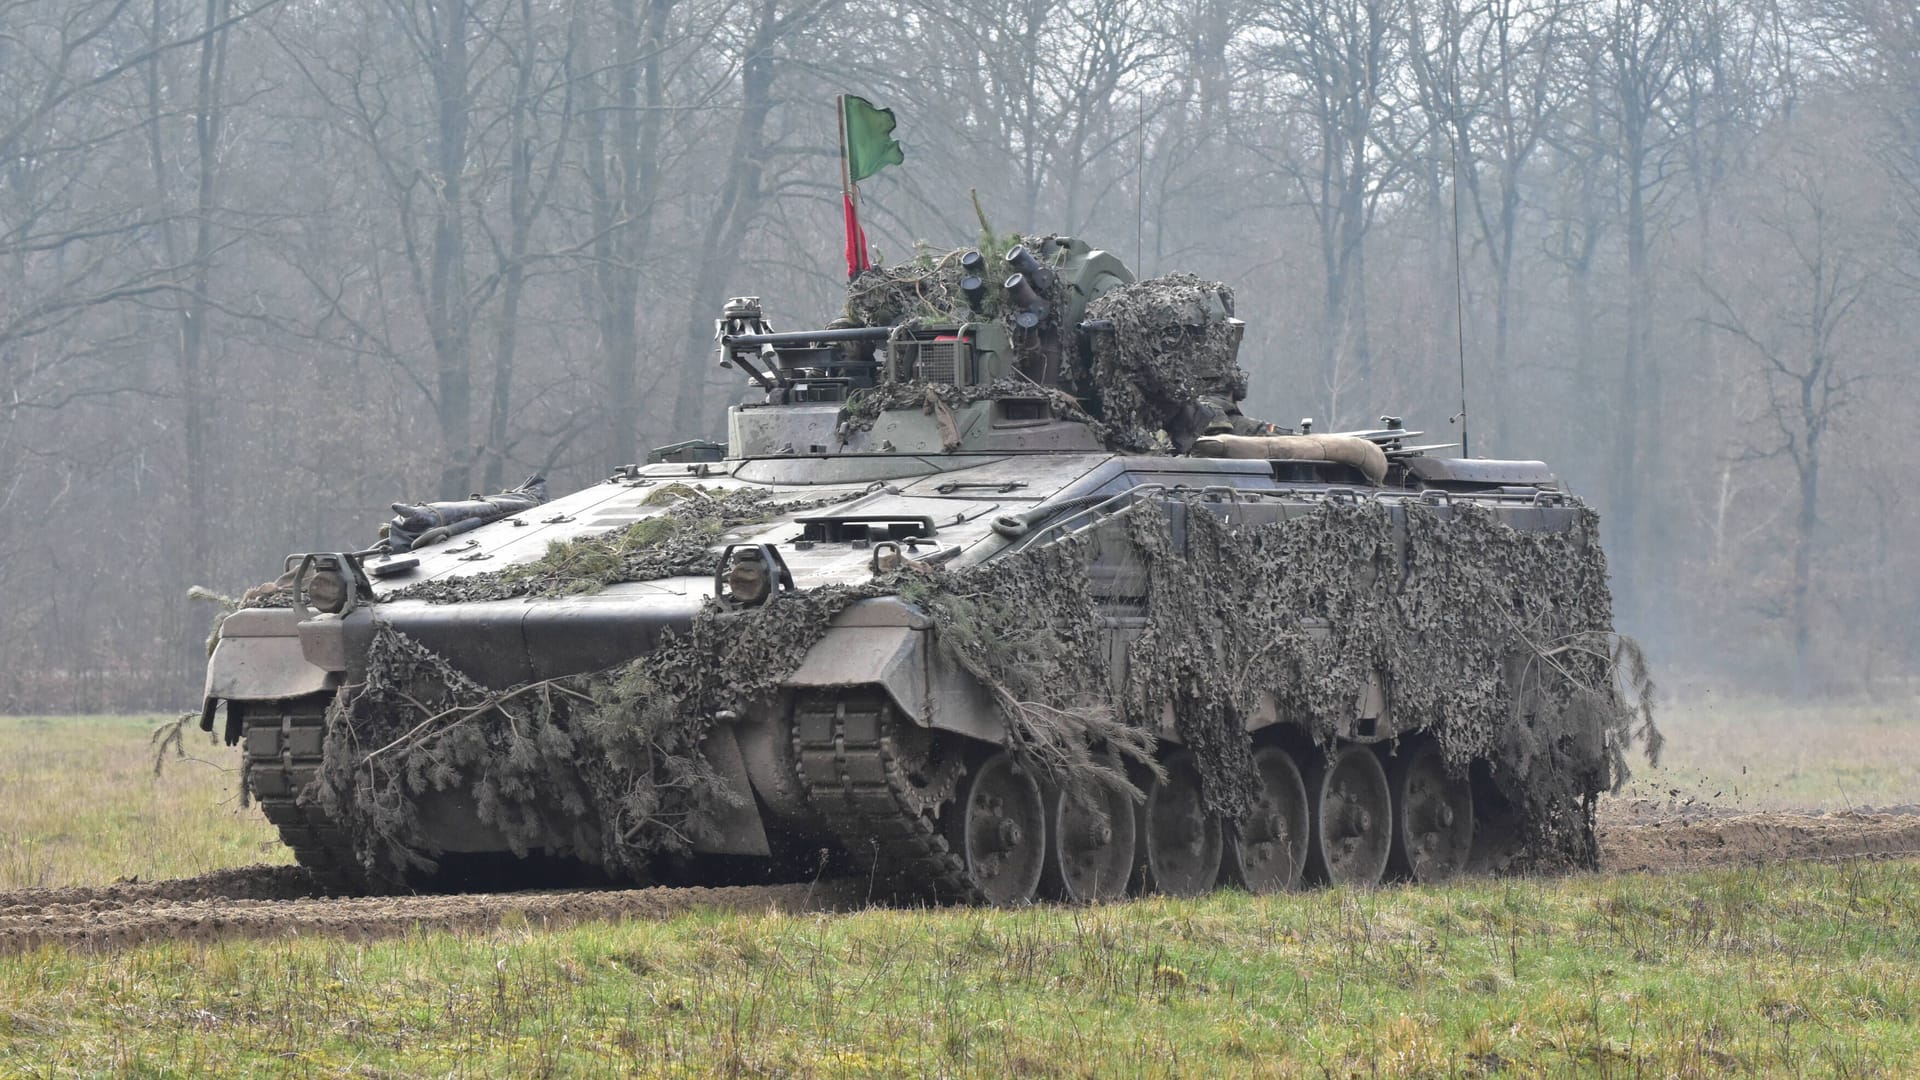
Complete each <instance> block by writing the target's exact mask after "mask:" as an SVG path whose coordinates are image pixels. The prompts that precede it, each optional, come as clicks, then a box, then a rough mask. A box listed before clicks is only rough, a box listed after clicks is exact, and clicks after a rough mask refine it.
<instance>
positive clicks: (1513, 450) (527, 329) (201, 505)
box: [0, 0, 1920, 711]
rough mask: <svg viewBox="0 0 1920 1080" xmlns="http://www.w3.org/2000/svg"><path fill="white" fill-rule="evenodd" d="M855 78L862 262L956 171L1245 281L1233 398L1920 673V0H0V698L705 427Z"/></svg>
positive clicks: (1138, 263) (783, 302)
mask: <svg viewBox="0 0 1920 1080" xmlns="http://www.w3.org/2000/svg"><path fill="white" fill-rule="evenodd" d="M840 93H858V94H862V95H864V96H866V97H868V98H870V99H871V100H873V101H874V102H875V103H877V104H879V105H882V106H886V107H890V108H892V109H893V110H894V111H895V112H896V114H897V115H898V117H899V119H900V127H899V129H898V131H897V132H896V134H897V135H898V136H899V138H900V139H901V141H902V143H903V145H904V147H905V153H906V160H905V163H904V164H903V165H901V166H898V167H894V168H890V169H887V170H886V171H885V172H883V173H881V174H880V175H878V176H876V177H874V178H872V179H871V180H869V181H867V182H866V183H865V184H864V185H863V187H862V197H863V205H864V208H865V213H866V229H867V233H868V236H869V238H870V240H871V241H872V243H873V245H874V247H875V248H876V250H877V254H878V255H879V257H880V258H881V259H882V260H884V261H887V262H899V261H902V260H905V259H909V258H912V257H913V255H914V253H915V250H916V247H917V246H918V245H922V244H924V245H929V246H931V247H933V248H935V249H940V250H944V249H947V248H951V247H955V246H963V245H966V244H968V243H969V242H971V241H972V239H973V238H974V237H976V236H977V235H978V234H979V232H980V219H979V217H978V216H977V215H976V209H975V207H976V199H977V204H978V207H979V211H980V213H983V214H984V215H985V217H986V218H987V219H988V220H989V221H990V223H991V225H992V227H993V228H994V230H996V231H997V232H998V233H1001V234H1004V233H1006V232H1008V231H1012V230H1020V231H1023V232H1028V233H1064V234H1071V235H1075V236H1079V237H1082V238H1085V239H1087V240H1089V241H1092V242H1093V243H1095V244H1096V245H1097V246H1103V247H1107V248H1109V249H1111V250H1114V251H1115V252H1117V253H1118V254H1120V255H1121V256H1122V257H1123V258H1125V259H1126V260H1127V261H1128V262H1130V263H1131V264H1132V265H1133V266H1134V268H1135V269H1136V270H1137V271H1138V272H1140V273H1142V274H1143V275H1149V274H1158V273H1166V272H1170V271H1174V270H1190V271H1194V272H1197V273H1200V274H1202V275H1205V276H1209V277H1216V278H1219V279H1221V280H1224V281H1226V282H1227V283H1229V284H1230V285H1231V286H1232V287H1233V289H1234V290H1235V293H1236V296H1237V305H1236V307H1237V314H1238V315H1239V316H1240V317H1241V318H1242V319H1244V320H1246V322H1247V323H1248V331H1247V337H1246V342H1245V346H1244V348H1243V350H1242V353H1241V362H1242V364H1243V365H1244V366H1245V367H1247V368H1248V370H1249V371H1250V372H1251V374H1252V376H1253V380H1252V385H1253V389H1252V392H1251V394H1250V396H1249V398H1248V401H1247V402H1246V410H1247V412H1249V413H1250V414H1253V415H1256V416H1260V417H1263V418H1266V419H1271V420H1275V421H1278V422H1281V423H1292V422H1294V421H1296V420H1298V419H1300V418H1302V417H1313V418H1314V426H1315V430H1318V431H1335V430H1341V429H1350V428H1357V427H1367V426H1373V425H1375V424H1376V423H1377V421H1378V419H1379V418H1380V417H1381V416H1383V415H1389V414H1390V415H1394V416H1402V417H1405V418H1406V420H1407V423H1408V426H1409V427H1412V428H1416V429H1419V430H1424V431H1426V432H1427V433H1428V435H1429V439H1427V440H1425V441H1434V442H1444V441H1458V440H1459V439H1460V438H1462V436H1463V434H1467V435H1470V438H1471V447H1470V449H1471V452H1472V453H1473V454H1474V455H1476V456H1486V457H1509V458H1540V459H1544V460H1546V461H1547V462H1549V463H1550V464H1551V465H1552V466H1553V467H1554V469H1555V470H1556V472H1558V474H1559V475H1560V476H1561V477H1562V478H1563V479H1564V480H1565V481H1566V482H1567V483H1568V484H1569V485H1570V486H1571V487H1572V488H1573V490H1575V491H1576V492H1578V493H1579V494H1581V495H1582V496H1584V497H1585V498H1587V499H1588V500H1589V501H1591V502H1592V503H1593V504H1594V505H1595V506H1596V507H1597V508H1598V509H1599V510H1600V512H1601V514H1602V515H1603V520H1604V522H1605V526H1604V530H1605V536H1606V541H1607V549H1608V554H1609V558H1610V560H1611V566H1612V572H1613V581H1614V593H1615V599H1616V610H1617V613H1618V618H1619V623H1620V626H1621V628H1622V629H1623V630H1625V631H1627V632H1630V633H1632V634H1634V635H1636V636H1637V637H1639V638H1640V639H1641V641H1642V642H1643V643H1644V644H1645V645H1646V646H1647V648H1648V650H1649V652H1650V653H1651V655H1652V657H1653V659H1654V660H1655V662H1656V664H1657V665H1658V667H1659V669H1660V672H1661V674H1662V677H1663V679H1664V681H1666V682H1668V683H1669V684H1704V685H1739V686H1742V687H1748V688H1757V689H1760V690H1763V691H1769V692H1780V693H1790V694H1814V693H1842V694H1853V693H1887V692H1895V691H1902V692H1908V693H1910V692H1911V691H1910V689H1906V690H1903V688H1905V687H1908V686H1909V684H1908V683H1907V681H1906V680H1910V679H1911V678H1912V677H1913V676H1914V675H1915V674H1916V673H1917V672H1920V646H1917V645H1916V641H1915V633H1914V628H1915V626H1916V625H1917V624H1920V589H1916V588H1915V587H1914V586H1913V584H1912V582H1913V581H1914V580H1915V577H1916V572H1917V571H1920V545H1916V544H1914V543H1912V542H1910V541H1908V540H1903V539H1902V538H1903V537H1910V536H1912V535H1915V532H1916V529H1920V499H1917V498H1916V497H1914V496H1913V495H1912V494H1911V493H1910V491H1909V488H1910V485H1908V484H1906V483H1905V482H1904V481H1903V480H1902V479H1901V476H1900V472H1899V470H1900V468H1901V467H1902V466H1901V465H1900V464H1899V462H1900V461H1901V460H1902V459H1901V457H1900V454H1899V453H1897V451H1899V447H1900V445H1901V441H1900V440H1901V439H1902V438H1903V436H1901V435H1900V432H1901V431H1903V430H1905V426H1906V424H1907V423H1908V422H1910V418H1911V416H1912V415H1913V414H1914V412H1915V406H1916V405H1917V404H1920V382H1916V380H1915V378H1914V373H1915V366H1916V365H1915V348H1916V346H1915V344H1914V343H1915V341H1916V340H1920V15H1916V13H1915V10H1914V8H1913V7H1912V5H1911V4H1910V3H1908V2H1906V0H1778V2H1774V0H1533V2H1530V3H1525V4H1522V3H1518V2H1513V0H1484V2H1481V3H1474V4H1463V3H1460V2H1458V0H1186V2H1176V3H1172V4H1162V3H1149V2H1146V0H1066V2H1054V0H1028V2H1025V3H1018V4H1016V3H1005V2H992V0H989V2H966V0H959V2H951V3H949V2H942V3H922V2H877V0H849V2H823V0H799V2H795V0H538V2H536V0H438V2H428V0H338V2H313V0H278V2H273V0H268V2H261V0H201V2H198V3H187V2H186V0H149V2H147V3H133V2H131V0H0V660H4V663H0V711H31V710H47V711H80V710H92V709H128V708H162V707H180V706H191V705H192V704H193V703H194V702H195V700H196V699H197V694H198V689H199V682H198V680H199V670H200V664H201V662H202V654H201V648H202V646H201V640H202V638H203V637H204V634H205V628H206V624H207V621H208V619H209V617H210V616H211V614H212V610H211V609H210V608H209V607H207V606H206V605H203V604H194V603H190V602H189V601H188V600H187V597H186V594H187V590H188V588H189V587H190V586H193V585H205V586H209V587H212V588H214V589H217V590H219V591H222V592H228V593H233V594H238V593H239V592H240V591H241V590H243V589H245V588H246V587H247V586H249V585H251V584H254V583H257V582H260V581H263V580H267V579H271V578H272V577H274V576H275V575H277V574H278V573H279V571H280V568H281V567H280V560H281V558H282V557H283V556H284V555H285V554H286V553H287V552H290V551H305V550H314V549H326V550H341V549H352V548H357V547H364V546H366V545H367V544H368V543H370V542H371V541H372V539H373V537H374V532H375V529H376V527H377V525H378V524H379V523H380V522H381V521H382V520H383V519H384V518H385V517H386V516H387V514H388V510H387V504H388V503H389V502H392V501H395V500H400V499H406V500H417V499H422V498H430V497H435V496H461V495H465V494H467V493H468V492H471V491H494V490H499V489H500V488H502V487H506V486H511V485H513V484H516V483H518V482H519V481H520V480H521V479H522V478H524V477H525V476H527V475H528V474H530V473H534V472H545V473H546V474H547V475H548V476H549V477H550V479H551V482H552V485H553V487H554V489H555V490H556V491H564V490H568V489H571V488H574V487H578V486H583V485H585V484H588V483H591V482H593V481H596V480H598V479H601V478H603V477H604V476H606V475H607V474H608V472H609V471H610V470H611V469H612V468H613V467H615V466H617V465H620V464H624V463H627V462H630V461H634V460H636V459H638V458H639V457H641V456H642V455H644V453H645V451H646V449H647V447H649V446H653V445H658V444H664V443H667V442H671V441H675V440H677V439H681V438H687V437H694V436H704V437H709V438H719V437H722V433H723V431H724V426H723V421H722V417H723V413H724V409H725V406H726V404H727V403H728V401H729V400H731V399H734V398H736V397H737V396H738V393H739V390H740V387H739V386H738V385H737V383H736V381H735V380H737V375H733V374H731V373H726V372H721V371H719V370H718V369H717V368H716V366H715V364H714V363H713V355H712V351H711V350H712V334H713V319H714V316H715V315H716V314H717V313H718V311H719V308H720V305H721V304H722V302H723V301H724V300H725V299H726V298H727V297H728V296H730V295H735V294H754V295H759V296H762V297H763V298H764V299H765V301H766V304H767V307H768V311H769V314H770V315H771V317H772V318H773V321H774V323H775V325H776V326H777V327H779V328H792V327H795V326H796V325H799V324H804V323H817V322H823V321H825V320H826V319H829V318H831V317H833V316H834V315H836V314H838V306H839V300H838V296H839V292H840V289H841V287H842V286H843V284H844V262H843V259H842V243H843V241H842V237H841V234H840V228H841V219H840V203H839V191H838V187H839V179H838V168H839V166H838V162H837V156H836V154H837V152H836V146H835V141H836V119H835V109H834V99H835V95H837V94H840ZM1463 372H1464V379H1463V378H1462V375H1463ZM1463 382H1464V389H1465V402H1466V404H1465V411H1464V414H1463V409H1462V389H1463V386H1462V384H1463Z"/></svg>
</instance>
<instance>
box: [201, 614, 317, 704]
mask: <svg viewBox="0 0 1920 1080" xmlns="http://www.w3.org/2000/svg"><path fill="white" fill-rule="evenodd" d="M299 627H300V615H299V613H298V612H295V611H293V610H291V609H287V608H242V609H241V610H239V611H236V612H234V613H233V614H232V615H230V616H228V617H227V620H226V622H224V623H222V624H221V626H220V643H219V645H218V646H216V647H215V648H214V650H213V656H212V657H211V658H210V659H209V660H208V661H207V683H206V692H205V697H204V701H205V705H206V711H207V712H209V713H210V712H211V709H212V706H213V705H214V704H216V703H218V702H220V701H234V700H242V701H276V700H282V699H286V698H297V697H305V696H307V695H309V694H319V693H325V692H328V691H331V690H333V689H334V688H335V687H337V686H339V684H340V673H338V672H333V671H328V670H326V669H325V668H322V667H319V666H317V665H315V664H313V663H312V662H310V661H309V660H308V659H307V655H306V650H305V649H304V648H303V647H302V645H301V642H300V629H299Z"/></svg>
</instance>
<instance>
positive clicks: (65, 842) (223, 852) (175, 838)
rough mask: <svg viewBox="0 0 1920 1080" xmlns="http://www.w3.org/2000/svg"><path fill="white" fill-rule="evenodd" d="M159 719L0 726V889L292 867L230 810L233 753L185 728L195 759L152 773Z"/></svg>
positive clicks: (235, 787) (250, 816)
mask: <svg viewBox="0 0 1920 1080" xmlns="http://www.w3.org/2000/svg"><path fill="white" fill-rule="evenodd" d="M166 719H167V718H164V717H157V716H150V717H125V716H115V717H92V716H89V717H0V889H17V888H23V887H37V886H64V885H97V884H104V883H107V882H111V881H115V880H117V879H120V878H130V877H138V878H140V879H142V880H152V879H155V878H170V877H182V876H186V875H190V874H200V873H205V872H207V871H209V870H218V869H222V868H225V867H233V866H246V865H249V864H252V863H262V862H266V863H284V862H291V861H292V857H291V856H290V855H289V854H287V852H286V849H285V848H282V847H281V846H280V843H279V838H278V835H277V834H276V833H275V832H274V831H273V828H272V827H271V826H269V825H268V824H267V820H266V818H264V817H262V816H261V814H260V811H259V810H258V809H254V808H245V809H243V808H241V806H240V800H239V793H240V773H239V766H240V756H239V753H238V752H237V751H235V750H234V749H232V748H229V747H226V746H218V745H208V743H207V741H206V740H207V736H205V735H203V734H201V733H200V732H199V731H198V730H197V729H195V730H192V731H190V732H189V733H188V736H187V739H186V749H187V752H188V753H189V754H190V755H192V756H193V757H197V758H199V759H202V760H198V761H196V760H177V759H174V758H172V757H171V756H169V758H168V760H167V762H166V767H165V769H164V770H162V772H161V775H160V776H158V777H155V776H154V775H153V759H154V752H153V748H152V746H151V745H150V744H149V738H150V736H151V734H152V732H153V730H154V728H155V727H157V726H158V725H159V724H161V723H162V722H164V721H165V720H166ZM4 1069H5V1066H4V1064H3V1063H0V1072H4Z"/></svg>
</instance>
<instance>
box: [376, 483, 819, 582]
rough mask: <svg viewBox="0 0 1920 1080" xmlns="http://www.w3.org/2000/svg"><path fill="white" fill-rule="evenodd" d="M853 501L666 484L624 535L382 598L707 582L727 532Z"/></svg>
mask: <svg viewBox="0 0 1920 1080" xmlns="http://www.w3.org/2000/svg"><path fill="white" fill-rule="evenodd" d="M852 497H853V496H851V495H841V496H829V497H825V498H819V499H781V498H779V497H777V496H774V495H772V494H770V493H768V492H765V491H761V490H758V489H755V488H733V489H729V490H723V491H707V490H705V489H703V488H700V487H696V486H693V485H690V484H668V485H666V486H664V487H662V488H660V489H659V490H658V491H655V492H654V493H653V494H651V495H649V496H647V498H646V499H645V500H644V501H643V502H642V503H641V505H643V506H660V505H663V504H665V505H666V507H667V508H666V510H665V511H664V512H662V513H659V514H656V515H654V516H653V517H648V518H642V519H641V520H639V521H636V522H634V523H633V524H631V525H628V526H626V527H624V528H620V529H615V530H614V531H612V532H607V533H600V534H597V535H593V536H585V537H581V538H580V539H577V540H566V541H555V542H554V543H552V544H550V545H548V547H547V551H546V554H544V555H542V556H541V557H540V558H538V559H536V560H534V561H532V562H529V563H522V564H520V565H518V566H509V567H507V568H505V569H502V570H493V571H488V572H486V573H480V574H470V575H468V576H466V577H456V578H443V579H439V580H435V581H422V582H419V583H418V584H415V585H409V586H407V587H406V588H404V589H396V590H394V591H393V592H391V593H388V594H387V595H385V596H383V597H381V598H380V600H381V602H383V603H384V602H386V601H389V600H426V601H429V602H431V603H436V604H457V603H466V602H469V601H480V600H512V599H516V598H519V597H525V596H571V595H577V594H581V593H591V592H597V591H599V590H600V589H603V588H605V587H606V586H608V585H615V584H619V583H621V582H626V581H654V580H658V579H660V578H666V577H678V576H696V577H705V576H707V575H708V574H711V573H713V560H714V552H713V548H712V545H713V544H714V542H715V541H716V540H717V539H718V538H719V537H720V534H721V533H723V532H726V531H727V530H728V529H736V528H742V527H744V526H749V525H758V524H762V523H764V522H768V521H772V520H773V519H775V518H777V517H780V516H782V515H785V514H794V513H801V512H803V511H807V510H815V509H818V508H820V507H822V506H828V505H831V504H833V503H836V502H845V501H846V500H847V499H849V498H852Z"/></svg>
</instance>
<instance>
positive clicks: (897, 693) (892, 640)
mask: <svg viewBox="0 0 1920 1080" xmlns="http://www.w3.org/2000/svg"><path fill="white" fill-rule="evenodd" d="M934 633H935V630H934V625H933V620H931V619H929V618H927V616H926V615H925V614H923V613H922V612H920V611H919V610H917V609H915V608H914V607H913V606H911V605H909V604H907V603H906V602H904V601H902V600H900V599H899V598H897V597H890V596H889V597H877V598H875V599H872V600H862V601H860V602H858V603H855V604H852V605H849V606H848V607H847V609H846V610H845V611H842V612H841V613H840V614H839V615H838V616H836V617H835V618H834V620H833V625H832V626H831V627H830V628H829V629H828V630H827V632H826V635H825V636H824V637H822V638H821V639H820V641H819V642H818V643H816V644H815V645H814V647H813V648H812V650H810V651H809V652H808V653H807V657H806V659H805V660H804V661H802V662H801V664H800V667H799V668H798V669H797V670H795V671H794V673H793V674H792V675H790V676H788V677H787V680H786V683H785V685H786V686H787V687H788V688H790V689H795V690H825V689H840V688H847V687H854V686H877V687H879V688H880V689H882V690H884V691H886V694H887V697H889V698H890V699H892V701H893V704H894V705H895V706H896V707H897V708H899V710H900V712H901V713H902V714H903V715H905V716H906V717H908V718H909V719H911V720H912V721H913V722H914V723H916V724H919V725H921V726H923V727H930V728H940V729H942V730H946V731H953V732H957V733H959V734H962V735H968V736H971V737H973V738H976V739H984V740H987V741H989V742H1000V741H1002V739H1003V738H1004V736H1005V730H1004V727H1003V725H1002V724H1001V722H1000V720H999V717H998V714H997V713H996V712H995V710H994V709H993V706H992V701H991V699H990V698H989V697H988V696H987V693H986V690H985V688H984V687H982V686H981V685H980V683H979V681H978V680H977V679H975V678H974V677H973V676H971V675H969V674H967V672H966V671H964V670H962V669H961V668H960V667H959V666H958V665H956V664H954V663H953V662H952V661H950V660H948V659H947V658H946V656H944V655H942V654H941V652H940V650H939V649H937V648H935V647H934Z"/></svg>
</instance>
